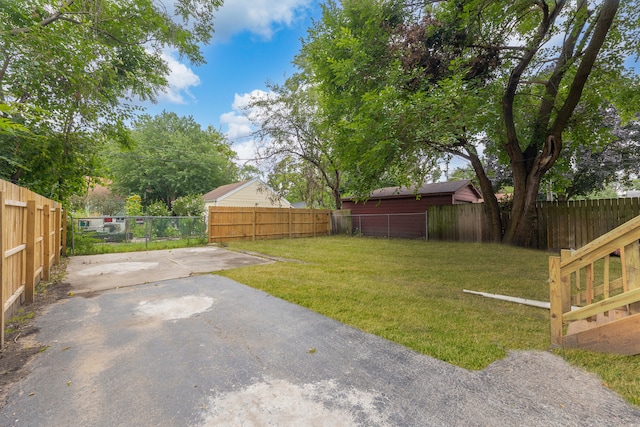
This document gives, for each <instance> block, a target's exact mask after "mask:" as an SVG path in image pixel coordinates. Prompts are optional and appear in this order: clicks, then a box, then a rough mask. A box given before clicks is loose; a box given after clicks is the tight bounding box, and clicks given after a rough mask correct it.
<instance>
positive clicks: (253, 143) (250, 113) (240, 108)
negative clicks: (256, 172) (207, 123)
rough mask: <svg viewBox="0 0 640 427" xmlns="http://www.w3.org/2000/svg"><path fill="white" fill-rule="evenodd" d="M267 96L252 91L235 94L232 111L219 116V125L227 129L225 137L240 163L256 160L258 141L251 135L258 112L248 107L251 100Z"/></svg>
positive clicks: (267, 93) (257, 118)
mask: <svg viewBox="0 0 640 427" xmlns="http://www.w3.org/2000/svg"><path fill="white" fill-rule="evenodd" d="M267 96H269V92H265V91H263V90H259V89H256V90H253V91H251V92H250V93H244V94H242V95H239V94H237V93H236V94H235V96H234V97H233V104H232V105H231V108H232V111H229V112H227V113H224V114H222V115H221V116H220V123H221V124H222V125H223V126H226V127H227V130H226V132H225V135H226V137H227V138H228V139H229V141H231V148H233V149H234V150H235V152H236V153H238V158H239V159H240V161H241V163H245V161H246V160H252V159H255V158H256V150H257V147H258V141H257V140H256V139H255V138H254V135H253V133H254V132H255V131H256V129H257V128H256V126H255V123H257V122H258V121H259V117H260V111H259V110H257V109H250V108H248V105H249V103H250V101H251V99H255V98H262V97H267Z"/></svg>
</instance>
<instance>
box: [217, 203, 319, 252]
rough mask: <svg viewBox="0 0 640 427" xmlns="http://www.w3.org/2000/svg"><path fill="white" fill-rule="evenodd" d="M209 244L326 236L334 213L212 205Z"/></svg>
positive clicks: (314, 210)
mask: <svg viewBox="0 0 640 427" xmlns="http://www.w3.org/2000/svg"><path fill="white" fill-rule="evenodd" d="M208 221H209V224H208V229H209V243H217V242H229V241H234V240H264V239H284V238H295V237H316V236H326V235H329V234H330V233H331V212H330V211H329V210H317V209H292V208H258V207H255V208H251V207H223V206H212V207H210V208H209V211H208Z"/></svg>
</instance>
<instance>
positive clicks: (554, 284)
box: [549, 256, 571, 347]
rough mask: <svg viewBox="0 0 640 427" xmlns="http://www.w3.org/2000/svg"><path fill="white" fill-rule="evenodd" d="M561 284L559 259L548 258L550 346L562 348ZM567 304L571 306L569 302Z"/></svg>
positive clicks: (554, 257)
mask: <svg viewBox="0 0 640 427" xmlns="http://www.w3.org/2000/svg"><path fill="white" fill-rule="evenodd" d="M563 285H564V284H563V283H562V277H561V271H560V257H557V256H552V257H549V300H550V310H549V311H550V317H551V346H552V347H562V313H563V309H562V307H563V305H564V301H563V293H564V292H563V289H562V288H563ZM569 304H571V303H570V302H569Z"/></svg>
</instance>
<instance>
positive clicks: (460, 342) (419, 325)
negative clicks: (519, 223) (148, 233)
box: [222, 237, 640, 405]
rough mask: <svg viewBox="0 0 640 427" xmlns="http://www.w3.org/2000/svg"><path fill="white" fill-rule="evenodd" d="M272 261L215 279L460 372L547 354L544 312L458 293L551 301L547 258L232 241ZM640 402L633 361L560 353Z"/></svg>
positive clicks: (467, 247)
mask: <svg viewBox="0 0 640 427" xmlns="http://www.w3.org/2000/svg"><path fill="white" fill-rule="evenodd" d="M229 249H235V250H248V251H255V252H261V253H264V254H268V255H271V256H277V257H282V258H290V259H295V260H299V261H303V263H294V262H278V263H275V264H271V265H263V266H252V267H246V268H241V269H236V270H228V271H225V272H223V273H222V274H223V275H225V276H227V277H229V278H232V279H234V280H237V281H239V282H242V283H245V284H247V285H250V286H252V287H255V288H258V289H262V290H264V291H266V292H268V293H270V294H272V295H274V296H277V297H280V298H283V299H285V300H288V301H291V302H293V303H296V304H299V305H302V306H304V307H308V308H309V309H311V310H314V311H316V312H318V313H321V314H323V315H326V316H329V317H332V318H334V319H336V320H339V321H341V322H344V323H346V324H349V325H351V326H354V327H356V328H358V329H361V330H363V331H366V332H370V333H373V334H376V335H379V336H381V337H384V338H386V339H389V340H392V341H395V342H397V343H400V344H403V345H405V346H407V347H409V348H412V349H414V350H416V351H419V352H421V353H424V354H428V355H430V356H433V357H436V358H438V359H441V360H443V361H446V362H449V363H452V364H455V365H457V366H460V367H463V368H467V369H482V368H484V367H486V366H487V365H488V364H490V363H492V362H494V361H496V360H498V359H500V358H503V357H504V356H505V355H506V352H507V351H508V350H514V349H537V350H545V349H548V348H549V312H548V311H547V310H544V309H539V308H534V307H528V306H523V305H519V304H514V303H509V302H503V301H498V300H493V299H487V298H483V297H480V296H475V295H469V294H466V293H463V292H462V290H463V289H469V290H474V291H482V292H490V293H498V294H504V295H510V296H516V297H522V298H529V299H535V300H541V301H548V300H549V285H548V282H547V279H548V256H549V254H548V253H545V252H540V251H533V250H527V249H520V248H514V247H510V246H503V245H490V244H485V245H482V244H474V243H445V242H424V241H412V240H387V239H369V238H353V237H328V238H317V239H294V240H271V241H258V242H234V243H230V244H229ZM558 354H560V355H562V356H563V357H565V358H566V359H567V360H568V361H570V362H571V363H573V364H575V365H578V366H582V367H584V368H585V369H587V370H590V371H592V372H595V373H597V374H598V375H600V376H601V378H603V381H604V382H605V383H606V384H607V385H608V386H609V387H611V388H612V389H613V390H615V391H617V392H618V393H620V394H621V395H622V396H624V397H625V398H627V399H628V400H629V401H630V402H632V403H634V404H636V405H638V404H640V397H639V396H640V377H639V375H640V362H639V361H638V358H635V357H622V356H612V355H602V354H595V353H589V352H584V351H583V352H579V351H560V352H558Z"/></svg>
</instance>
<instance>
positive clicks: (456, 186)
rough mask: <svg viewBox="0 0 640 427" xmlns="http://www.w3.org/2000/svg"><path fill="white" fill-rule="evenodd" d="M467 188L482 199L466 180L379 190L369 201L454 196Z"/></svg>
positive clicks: (374, 192) (345, 199) (348, 198)
mask: <svg viewBox="0 0 640 427" xmlns="http://www.w3.org/2000/svg"><path fill="white" fill-rule="evenodd" d="M467 186H470V188H471V189H472V191H473V192H474V193H475V194H476V195H477V196H478V198H479V199H481V198H482V195H481V194H480V192H479V191H478V189H477V188H476V187H475V186H474V185H473V184H472V183H471V180H468V179H465V180H461V181H447V182H435V183H433V184H424V185H423V186H422V187H419V188H418V189H416V187H415V186H411V187H385V188H379V189H377V190H373V191H372V192H371V195H370V196H369V199H399V198H404V197H415V196H416V195H421V196H433V195H446V194H454V193H456V192H458V191H460V190H461V189H462V188H464V187H467ZM351 199H352V198H351V197H345V198H343V199H342V200H344V201H348V200H351Z"/></svg>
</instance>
